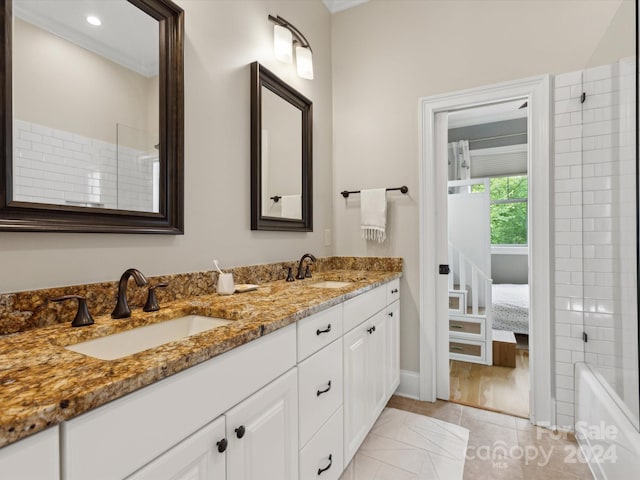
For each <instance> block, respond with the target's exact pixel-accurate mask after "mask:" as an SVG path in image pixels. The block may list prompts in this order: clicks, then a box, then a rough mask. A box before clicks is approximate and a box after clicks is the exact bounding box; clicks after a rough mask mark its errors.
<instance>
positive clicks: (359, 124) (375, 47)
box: [332, 0, 619, 371]
mask: <svg viewBox="0 0 640 480" xmlns="http://www.w3.org/2000/svg"><path fill="white" fill-rule="evenodd" d="M618 6H619V2H616V1H613V2H600V1H582V2H580V7H579V8H578V7H577V5H576V2H574V1H571V0H569V1H563V0H558V1H553V2H540V1H537V0H531V1H525V0H523V1H518V2H503V1H490V0H487V1H482V2H473V1H469V2H451V1H435V0H434V1H415V0H395V1H393V2H391V1H385V0H372V1H371V2H368V3H366V4H363V5H360V6H358V7H355V8H353V9H350V10H345V11H343V12H340V13H338V14H335V15H334V16H333V36H332V41H333V94H334V95H333V113H334V123H333V131H334V143H333V145H334V147H333V154H334V157H333V162H334V184H333V189H334V193H333V197H334V199H335V200H337V201H336V203H335V204H334V216H335V231H336V251H335V253H336V254H338V255H392V256H401V257H404V259H405V276H404V278H403V295H402V328H401V345H402V347H401V351H402V353H401V367H402V368H403V369H405V370H413V371H418V370H419V351H418V349H419V340H418V339H419V312H418V302H419V292H418V285H419V278H418V272H419V265H418V260H419V254H418V242H419V239H418V228H419V227H418V225H419V218H418V199H417V192H418V144H419V141H418V139H419V132H418V99H419V98H420V97H424V96H429V95H433V94H437V93H444V92H449V91H455V90H461V89H464V88H470V87H474V86H481V85H487V84H492V83H497V82H502V81H506V80H512V79H517V78H525V77H528V76H532V75H536V74H542V73H558V72H566V71H571V70H576V69H578V68H581V67H582V66H583V65H585V64H586V62H587V60H588V59H589V57H590V56H591V53H592V52H593V51H594V50H595V48H596V45H597V44H598V42H599V40H600V38H601V37H602V36H603V34H604V32H605V30H606V29H607V26H608V24H609V22H610V20H611V18H612V17H613V15H614V14H615V13H616V10H617V8H618ZM461 7H464V8H461ZM404 184H406V185H407V186H408V187H409V195H407V196H402V195H399V194H390V195H389V199H390V200H389V231H388V240H387V242H386V243H385V244H384V245H382V246H378V245H372V244H366V243H365V242H364V241H363V240H361V239H360V236H359V232H358V223H359V201H358V199H357V198H354V199H350V200H348V201H343V200H342V199H341V198H340V197H339V191H340V190H343V189H345V188H347V189H359V188H367V187H369V188H370V187H377V186H385V187H395V186H400V185H404Z"/></svg>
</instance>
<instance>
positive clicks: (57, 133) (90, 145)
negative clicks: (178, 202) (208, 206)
mask: <svg viewBox="0 0 640 480" xmlns="http://www.w3.org/2000/svg"><path fill="white" fill-rule="evenodd" d="M13 130H14V142H13V178H14V198H13V199H14V200H16V201H21V202H35V203H48V204H56V205H76V206H78V205H79V206H92V207H99V208H113V209H120V210H133V211H144V212H151V211H154V205H153V192H154V184H153V181H152V179H153V175H152V171H153V163H154V162H157V161H158V153H157V151H155V150H152V151H142V150H137V149H134V148H130V147H126V146H122V145H120V146H118V145H116V144H113V143H108V142H104V141H101V140H97V139H94V138H89V137H85V136H82V135H77V134H75V133H71V132H66V131H63V130H58V129H53V128H49V127H46V126H43V125H38V124H35V123H30V122H26V121H23V120H18V119H14V121H13ZM155 188H157V186H155Z"/></svg>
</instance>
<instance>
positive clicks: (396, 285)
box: [387, 278, 400, 304]
mask: <svg viewBox="0 0 640 480" xmlns="http://www.w3.org/2000/svg"><path fill="white" fill-rule="evenodd" d="M398 299H400V279H399V278H396V279H395V280H391V281H390V282H389V283H387V304H390V303H393V302H395V301H396V300H398Z"/></svg>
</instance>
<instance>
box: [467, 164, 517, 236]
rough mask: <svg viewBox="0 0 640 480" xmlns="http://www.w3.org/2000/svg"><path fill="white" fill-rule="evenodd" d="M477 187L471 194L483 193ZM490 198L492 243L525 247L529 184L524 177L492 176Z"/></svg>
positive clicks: (479, 187) (480, 187)
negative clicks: (475, 192) (474, 192)
mask: <svg viewBox="0 0 640 480" xmlns="http://www.w3.org/2000/svg"><path fill="white" fill-rule="evenodd" d="M482 189H483V187H482V186H481V185H477V186H474V187H473V191H482ZM489 190H490V198H491V207H490V209H491V244H492V245H526V244H527V197H528V191H529V182H528V179H527V176H526V175H522V176H517V177H493V178H490V179H489Z"/></svg>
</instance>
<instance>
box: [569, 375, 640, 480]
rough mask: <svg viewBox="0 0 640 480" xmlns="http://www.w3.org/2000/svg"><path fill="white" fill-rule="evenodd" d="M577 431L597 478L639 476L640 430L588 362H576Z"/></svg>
mask: <svg viewBox="0 0 640 480" xmlns="http://www.w3.org/2000/svg"><path fill="white" fill-rule="evenodd" d="M575 403H576V410H575V415H576V416H575V419H576V425H575V429H576V430H575V431H576V439H577V440H578V443H579V444H580V447H581V449H582V452H583V454H584V457H585V458H586V459H587V461H588V462H589V466H590V467H591V471H592V472H593V475H594V477H595V478H596V479H598V480H600V479H609V480H618V479H627V478H629V479H631V478H638V472H640V433H638V431H637V430H636V428H635V427H634V426H633V424H632V423H631V422H630V421H629V419H628V418H627V417H626V416H625V414H624V413H623V412H622V410H621V409H620V407H619V406H618V405H617V404H616V402H615V401H614V399H613V398H612V396H611V394H610V393H609V392H608V391H607V389H606V388H605V387H604V386H603V385H602V383H600V381H599V380H598V378H597V374H595V373H594V372H593V370H592V369H591V368H590V367H589V365H588V364H586V363H576V364H575Z"/></svg>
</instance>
